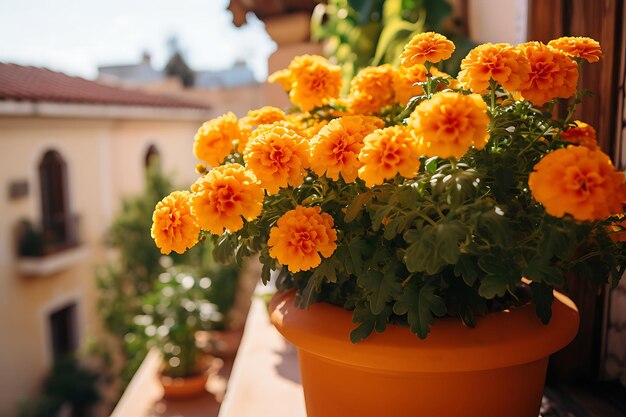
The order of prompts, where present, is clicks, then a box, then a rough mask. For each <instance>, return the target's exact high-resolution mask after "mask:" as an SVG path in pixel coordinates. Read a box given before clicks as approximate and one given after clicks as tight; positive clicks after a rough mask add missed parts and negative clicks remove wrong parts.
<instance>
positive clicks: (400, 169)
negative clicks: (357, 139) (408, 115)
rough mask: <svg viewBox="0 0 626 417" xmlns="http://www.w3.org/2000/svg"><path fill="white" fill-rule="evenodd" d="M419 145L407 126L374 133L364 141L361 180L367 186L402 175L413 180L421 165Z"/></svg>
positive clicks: (393, 127) (361, 157) (360, 159)
mask: <svg viewBox="0 0 626 417" xmlns="http://www.w3.org/2000/svg"><path fill="white" fill-rule="evenodd" d="M420 156H421V154H420V149H419V143H418V141H417V139H416V138H415V137H413V136H412V135H411V134H410V132H409V131H408V129H407V128H406V127H404V126H392V127H388V128H385V129H380V130H375V131H374V132H372V133H370V134H369V135H367V136H366V137H365V139H363V148H362V149H361V153H360V154H359V161H361V164H362V165H363V166H362V167H361V168H359V178H361V179H362V180H364V181H365V184H366V185H367V186H368V187H371V186H373V185H376V184H382V183H383V182H384V181H385V180H386V179H390V178H393V177H395V176H396V174H398V173H399V174H400V175H402V176H403V177H405V178H412V177H414V176H415V175H416V174H417V170H418V169H419V166H420V162H419V157H420Z"/></svg>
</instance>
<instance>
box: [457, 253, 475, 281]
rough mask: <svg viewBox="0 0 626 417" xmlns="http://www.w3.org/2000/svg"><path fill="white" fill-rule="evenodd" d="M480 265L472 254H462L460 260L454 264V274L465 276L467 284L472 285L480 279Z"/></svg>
mask: <svg viewBox="0 0 626 417" xmlns="http://www.w3.org/2000/svg"><path fill="white" fill-rule="evenodd" d="M478 272H479V271H478V267H477V266H476V264H475V263H474V260H473V257H472V256H471V255H466V254H461V256H459V261H458V262H457V263H456V265H454V275H456V276H457V277H461V278H463V281H464V282H465V284H467V286H469V287H471V286H473V285H474V283H475V282H476V279H478Z"/></svg>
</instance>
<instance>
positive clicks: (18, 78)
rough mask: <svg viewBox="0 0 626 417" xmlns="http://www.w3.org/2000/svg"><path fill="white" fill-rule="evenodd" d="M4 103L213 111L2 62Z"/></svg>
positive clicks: (0, 89)
mask: <svg viewBox="0 0 626 417" xmlns="http://www.w3.org/2000/svg"><path fill="white" fill-rule="evenodd" d="M2 100H17V101H44V102H55V103H71V104H109V105H118V106H148V107H166V108H189V109H208V108H209V106H208V105H205V104H199V103H194V102H190V101H185V100H181V99H177V98H173V97H168V96H164V95H157V94H148V93H144V92H141V91H136V90H131V89H125V88H121V87H114V86H109V85H106V84H101V83H98V82H95V81H89V80H86V79H84V78H79V77H70V76H69V75H65V74H63V73H60V72H54V71H51V70H49V69H46V68H37V67H30V66H22V65H16V64H7V63H2V62H0V101H2Z"/></svg>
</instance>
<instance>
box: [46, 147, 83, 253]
mask: <svg viewBox="0 0 626 417" xmlns="http://www.w3.org/2000/svg"><path fill="white" fill-rule="evenodd" d="M39 181H40V184H41V212H42V225H41V235H42V242H43V246H44V254H49V253H54V252H57V251H59V250H62V249H66V248H68V247H71V246H75V245H76V244H77V243H78V242H77V238H76V221H75V220H76V219H74V217H73V216H72V215H71V214H70V211H69V195H68V186H67V164H66V163H65V160H63V157H62V156H61V154H60V153H58V152H57V151H53V150H51V151H48V152H46V153H45V154H44V156H43V158H42V160H41V163H40V164H39Z"/></svg>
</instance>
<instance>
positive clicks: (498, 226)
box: [477, 208, 513, 248]
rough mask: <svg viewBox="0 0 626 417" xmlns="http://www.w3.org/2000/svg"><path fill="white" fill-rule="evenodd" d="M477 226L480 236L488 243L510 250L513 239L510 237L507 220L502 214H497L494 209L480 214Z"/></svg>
mask: <svg viewBox="0 0 626 417" xmlns="http://www.w3.org/2000/svg"><path fill="white" fill-rule="evenodd" d="M477 225H478V228H479V231H480V232H481V236H482V237H486V238H487V240H488V241H489V242H491V243H493V244H494V245H496V246H500V247H503V248H510V247H511V246H512V244H513V239H512V238H511V236H512V234H513V233H512V232H511V230H510V227H509V224H508V219H507V218H506V217H505V216H504V213H502V214H498V211H497V210H496V209H495V208H494V209H493V210H490V211H487V212H485V213H482V214H481V215H480V216H479V217H478V222H477Z"/></svg>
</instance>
